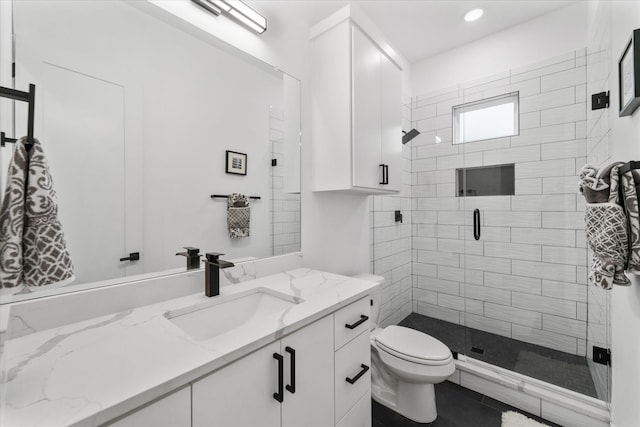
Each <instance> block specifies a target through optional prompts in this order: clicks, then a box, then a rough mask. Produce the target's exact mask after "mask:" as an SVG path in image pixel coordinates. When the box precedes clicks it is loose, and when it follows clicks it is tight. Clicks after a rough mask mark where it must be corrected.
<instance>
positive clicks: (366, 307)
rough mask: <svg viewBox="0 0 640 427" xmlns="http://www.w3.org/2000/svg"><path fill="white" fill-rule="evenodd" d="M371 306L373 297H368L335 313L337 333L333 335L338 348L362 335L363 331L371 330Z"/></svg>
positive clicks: (334, 319)
mask: <svg viewBox="0 0 640 427" xmlns="http://www.w3.org/2000/svg"><path fill="white" fill-rule="evenodd" d="M370 306H371V299H370V298H369V297H366V298H363V299H361V300H359V301H356V302H354V303H353V304H351V305H348V306H346V307H345V308H342V309H340V310H338V311H336V312H335V314H334V315H333V322H334V327H335V333H334V335H333V336H334V339H335V343H334V344H335V349H336V350H338V349H339V348H340V347H342V346H343V345H345V344H346V343H348V342H349V341H351V340H352V339H354V338H355V337H357V336H358V335H360V334H361V333H362V332H364V331H367V332H369V329H370V327H369V325H370V320H369V314H370V309H371V307H370ZM367 335H368V334H367Z"/></svg>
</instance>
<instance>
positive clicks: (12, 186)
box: [0, 138, 75, 293]
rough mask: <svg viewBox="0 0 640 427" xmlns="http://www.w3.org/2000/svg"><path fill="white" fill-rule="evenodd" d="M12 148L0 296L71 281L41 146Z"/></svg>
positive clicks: (3, 211)
mask: <svg viewBox="0 0 640 427" xmlns="http://www.w3.org/2000/svg"><path fill="white" fill-rule="evenodd" d="M26 143H27V141H26V138H21V139H20V140H18V141H17V142H16V147H15V151H14V154H13V158H12V160H11V164H10V165H9V174H8V182H7V189H6V191H5V195H4V200H3V202H2V207H1V208H0V291H2V293H14V292H13V291H17V290H24V287H27V288H28V289H31V290H33V289H36V288H38V287H40V286H48V285H58V286H62V285H65V284H68V283H70V282H72V281H73V280H74V279H75V276H74V270H73V264H72V262H71V258H70V256H69V253H68V251H67V245H66V242H65V239H64V233H63V231H62V225H61V224H60V221H59V220H58V205H57V202H56V193H55V191H54V190H53V186H52V181H51V175H50V174H49V166H48V163H47V160H46V158H45V157H44V152H43V151H42V147H41V145H40V142H39V141H38V140H37V139H36V140H34V143H33V146H32V147H31V150H27V147H26Z"/></svg>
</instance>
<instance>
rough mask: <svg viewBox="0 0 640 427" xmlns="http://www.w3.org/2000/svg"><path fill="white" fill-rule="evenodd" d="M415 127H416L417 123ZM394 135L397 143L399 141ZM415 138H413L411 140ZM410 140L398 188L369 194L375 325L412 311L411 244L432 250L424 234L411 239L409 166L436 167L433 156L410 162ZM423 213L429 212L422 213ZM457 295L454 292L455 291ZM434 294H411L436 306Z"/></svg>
mask: <svg viewBox="0 0 640 427" xmlns="http://www.w3.org/2000/svg"><path fill="white" fill-rule="evenodd" d="M413 107H414V111H413V114H415V116H416V117H420V118H421V120H422V121H427V120H430V119H431V118H434V117H436V110H435V109H436V105H435V104H430V105H428V106H425V107H424V108H420V106H418V105H415V106H413ZM411 114H412V105H411V103H410V100H406V102H405V103H404V105H403V106H402V129H403V130H405V131H407V132H408V131H409V130H410V129H411V124H412V122H411ZM414 127H416V129H418V130H419V128H418V127H417V126H414ZM400 136H401V135H398V143H400ZM413 141H415V139H414V140H413ZM413 141H412V142H410V143H409V144H406V145H403V147H402V157H403V161H402V169H403V170H402V182H403V185H402V191H401V192H400V193H399V194H397V195H392V196H372V197H371V211H372V215H371V230H372V232H373V240H372V241H371V242H372V246H371V250H370V253H371V254H372V258H371V260H372V268H371V270H372V271H373V273H374V274H377V275H380V276H384V278H385V281H384V284H383V288H382V302H381V305H380V318H379V324H380V325H381V326H388V325H395V324H397V323H399V322H400V321H401V320H402V319H404V318H405V317H406V316H408V315H409V314H410V313H411V312H412V311H414V310H413V305H414V304H413V301H414V295H413V290H412V279H411V264H412V262H411V260H412V245H418V246H419V247H421V248H424V249H425V250H431V251H436V250H437V242H436V239H434V238H430V237H429V236H428V235H425V236H424V238H422V239H413V240H414V241H413V242H412V227H413V224H414V221H413V218H412V213H413V212H412V211H413V208H412V201H411V187H412V185H411V184H412V178H413V176H412V173H411V168H412V166H413V167H414V168H416V169H417V170H420V171H421V172H422V171H425V172H426V171H430V172H433V171H435V170H436V169H437V167H436V166H437V165H436V158H435V157H433V158H424V159H423V160H422V161H421V162H416V163H414V164H413V165H412V161H411V160H412V159H411V149H412V147H416V146H415V145H413ZM419 191H421V192H423V193H424V194H432V195H434V196H435V195H436V194H437V187H436V185H432V186H430V188H422V189H421V190H419ZM395 211H400V212H401V213H402V222H396V221H395ZM430 213H432V214H433V217H429V216H428V215H423V216H422V217H421V220H420V221H419V222H421V223H422V222H424V223H428V224H433V222H434V221H433V219H435V218H436V216H435V213H436V212H430ZM425 214H429V213H428V212H425ZM427 234H428V233H427ZM422 271H423V272H424V273H428V274H431V275H432V276H433V277H438V276H437V275H438V272H437V266H436V265H433V264H431V265H425V268H424V269H423V270H422ZM456 295H457V293H456ZM437 298H438V293H437V292H432V291H429V290H427V289H424V290H423V289H419V290H418V291H417V292H416V293H415V301H420V302H424V303H430V304H432V305H437Z"/></svg>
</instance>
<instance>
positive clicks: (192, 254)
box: [176, 246, 200, 270]
mask: <svg viewBox="0 0 640 427" xmlns="http://www.w3.org/2000/svg"><path fill="white" fill-rule="evenodd" d="M184 248H185V249H186V250H187V251H186V252H178V253H177V254H176V255H182V256H185V257H187V270H195V269H196V268H200V253H199V252H200V249H198V248H193V247H191V246H184Z"/></svg>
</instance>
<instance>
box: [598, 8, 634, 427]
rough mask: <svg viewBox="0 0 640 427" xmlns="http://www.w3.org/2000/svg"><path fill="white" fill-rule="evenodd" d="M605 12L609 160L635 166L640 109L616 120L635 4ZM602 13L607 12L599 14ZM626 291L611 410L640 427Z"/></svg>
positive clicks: (617, 311)
mask: <svg viewBox="0 0 640 427" xmlns="http://www.w3.org/2000/svg"><path fill="white" fill-rule="evenodd" d="M592 3H594V4H592V7H597V6H598V3H601V5H600V6H602V7H603V8H607V7H610V8H611V10H610V14H611V15H610V19H611V21H610V28H609V31H610V32H611V50H610V58H609V64H610V65H609V66H610V67H611V68H610V69H611V71H612V73H611V74H612V76H613V77H612V79H611V80H610V86H609V89H610V91H611V108H610V114H611V116H610V117H611V119H610V120H611V136H610V139H609V140H610V142H611V157H612V160H621V161H628V160H632V159H633V160H640V109H638V110H636V111H635V114H634V115H633V116H631V117H618V109H617V105H618V99H619V98H618V97H619V93H618V78H617V66H618V59H619V58H620V55H621V54H622V49H623V48H624V46H625V45H626V43H627V42H628V40H629V38H630V37H631V32H632V30H634V29H638V28H640V2H638V1H612V2H607V1H600V2H592ZM600 13H606V12H604V11H603V12H600ZM628 276H630V279H631V282H632V284H631V287H628V288H622V287H616V288H615V289H613V291H612V299H611V314H612V315H611V325H612V328H611V329H612V331H611V334H612V337H611V344H612V348H611V351H612V359H613V360H612V369H613V380H612V382H613V390H612V407H613V421H612V425H613V426H615V427H635V426H638V425H640V405H638V396H640V363H639V362H638V355H639V354H640V334H639V332H638V331H640V277H639V276H633V275H628Z"/></svg>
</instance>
